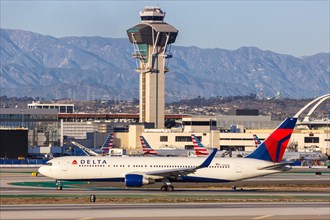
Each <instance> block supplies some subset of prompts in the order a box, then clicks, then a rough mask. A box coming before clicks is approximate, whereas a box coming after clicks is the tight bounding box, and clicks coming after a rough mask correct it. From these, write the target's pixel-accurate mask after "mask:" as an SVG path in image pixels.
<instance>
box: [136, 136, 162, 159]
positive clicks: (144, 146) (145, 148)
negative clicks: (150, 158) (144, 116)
mask: <svg viewBox="0 0 330 220" xmlns="http://www.w3.org/2000/svg"><path fill="white" fill-rule="evenodd" d="M140 141H141V145H142V150H143V154H151V155H158V153H157V152H156V151H155V150H154V149H152V148H151V147H150V145H149V144H148V142H147V141H146V139H145V138H144V137H143V136H140Z"/></svg>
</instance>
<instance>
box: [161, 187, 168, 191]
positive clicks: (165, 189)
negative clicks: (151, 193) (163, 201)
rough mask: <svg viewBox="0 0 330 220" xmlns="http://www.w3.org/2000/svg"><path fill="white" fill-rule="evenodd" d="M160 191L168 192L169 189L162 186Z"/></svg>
mask: <svg viewBox="0 0 330 220" xmlns="http://www.w3.org/2000/svg"><path fill="white" fill-rule="evenodd" d="M160 190H161V191H167V190H168V187H167V186H162V187H160Z"/></svg>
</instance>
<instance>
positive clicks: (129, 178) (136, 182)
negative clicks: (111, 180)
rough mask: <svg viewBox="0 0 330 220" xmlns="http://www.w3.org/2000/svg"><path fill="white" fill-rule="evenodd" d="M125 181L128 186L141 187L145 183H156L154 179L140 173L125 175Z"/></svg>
mask: <svg viewBox="0 0 330 220" xmlns="http://www.w3.org/2000/svg"><path fill="white" fill-rule="evenodd" d="M125 183H126V186H128V187H141V186H143V185H148V184H153V183H155V180H154V179H147V178H146V177H145V176H143V175H140V174H127V175H126V176H125Z"/></svg>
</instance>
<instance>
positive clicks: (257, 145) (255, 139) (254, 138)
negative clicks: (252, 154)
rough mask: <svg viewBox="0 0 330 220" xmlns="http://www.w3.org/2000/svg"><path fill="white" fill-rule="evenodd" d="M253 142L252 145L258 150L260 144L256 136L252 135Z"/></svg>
mask: <svg viewBox="0 0 330 220" xmlns="http://www.w3.org/2000/svg"><path fill="white" fill-rule="evenodd" d="M253 140H254V144H255V146H256V148H258V147H259V146H260V144H261V142H260V139H259V138H258V136H257V135H256V134H254V135H253Z"/></svg>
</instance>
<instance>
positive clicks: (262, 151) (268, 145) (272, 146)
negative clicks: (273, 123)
mask: <svg viewBox="0 0 330 220" xmlns="http://www.w3.org/2000/svg"><path fill="white" fill-rule="evenodd" d="M296 122H297V118H292V119H291V118H287V119H285V120H284V121H283V122H282V123H281V124H280V126H278V127H277V128H276V130H275V131H273V133H272V134H271V135H270V136H269V137H268V138H267V139H266V140H265V141H264V142H262V144H261V145H260V146H259V147H258V148H257V149H256V150H254V151H253V152H252V153H251V154H249V155H248V156H246V158H255V159H259V160H267V161H272V162H274V163H275V162H281V161H282V158H283V154H284V151H285V149H286V147H287V146H288V144H289V140H290V137H291V134H292V132H293V129H294V127H295V125H296Z"/></svg>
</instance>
